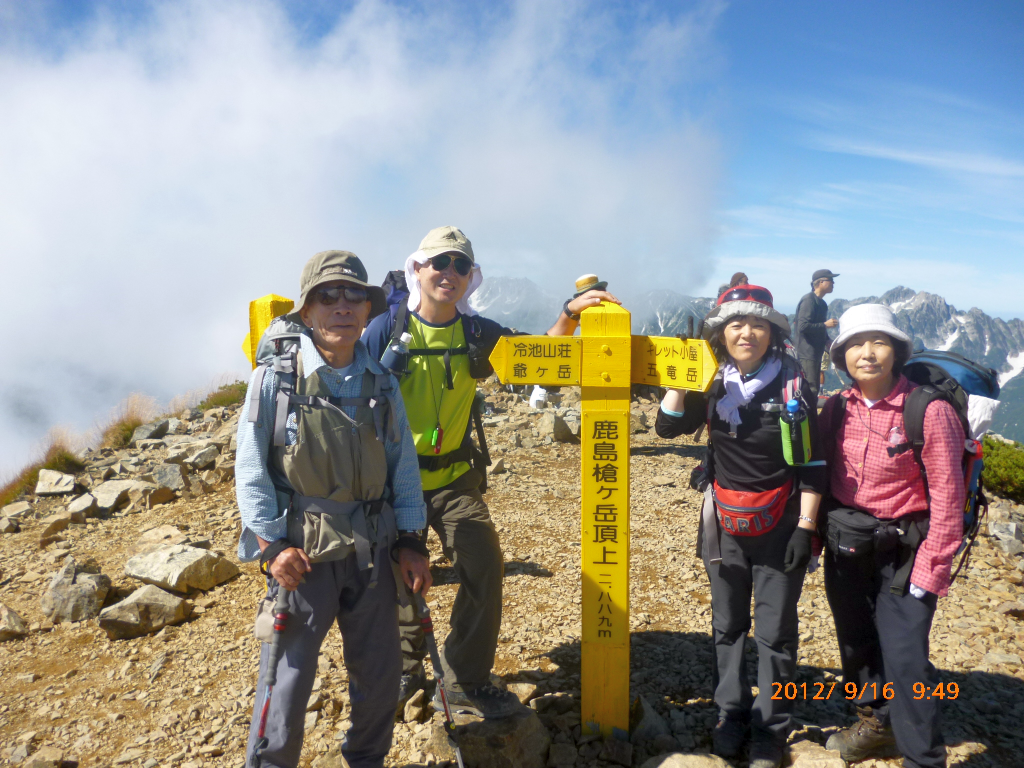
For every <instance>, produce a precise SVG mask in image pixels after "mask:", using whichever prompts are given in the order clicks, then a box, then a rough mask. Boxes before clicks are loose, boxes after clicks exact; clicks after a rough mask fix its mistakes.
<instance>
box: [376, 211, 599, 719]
mask: <svg viewBox="0 0 1024 768" xmlns="http://www.w3.org/2000/svg"><path fill="white" fill-rule="evenodd" d="M482 280H483V276H482V274H481V271H480V267H479V266H478V265H477V264H476V259H475V257H474V254H473V246H472V244H471V243H470V242H469V240H468V239H467V238H466V236H465V235H464V234H463V233H462V232H461V231H460V230H459V229H457V228H456V227H439V228H437V229H434V230H431V231H430V232H429V233H427V236H426V237H425V238H423V241H422V242H421V243H420V247H419V249H418V250H417V251H416V252H415V253H413V254H412V255H411V256H410V257H409V258H408V259H407V260H406V269H405V281H404V282H405V286H406V287H407V290H408V300H406V293H405V292H404V291H402V290H398V289H396V290H393V291H392V293H391V295H390V297H389V303H391V310H390V311H389V312H387V313H385V314H383V315H381V316H380V317H378V318H376V319H375V320H374V321H373V322H371V323H370V325H369V327H367V329H366V333H365V334H364V336H363V339H364V341H366V346H367V348H368V349H369V351H370V355H371V356H372V357H374V358H375V359H380V357H381V356H382V355H383V353H384V351H385V349H387V347H388V346H389V345H390V344H391V343H392V341H393V340H395V339H397V338H399V336H400V335H401V334H402V333H403V332H407V333H409V334H410V335H411V336H412V341H411V342H410V343H409V347H410V350H409V351H410V359H409V364H408V372H407V373H405V374H404V375H403V376H402V379H401V387H402V396H403V397H404V399H405V402H406V403H407V404H408V406H409V414H410V419H409V420H410V426H411V427H412V432H413V437H414V439H415V442H416V450H417V453H418V454H419V456H418V458H419V466H420V475H421V479H422V483H423V496H424V499H425V501H426V504H427V523H428V524H429V525H430V526H431V527H432V528H433V529H434V530H435V531H436V532H437V535H438V537H439V538H440V540H441V545H442V547H443V549H444V552H445V554H446V555H447V556H448V559H449V560H451V562H452V566H453V567H454V569H455V572H456V573H457V574H458V577H459V591H458V593H457V595H456V597H455V605H454V606H453V607H452V617H451V632H450V633H449V635H448V637H447V639H446V640H445V644H444V649H443V652H442V654H441V661H442V664H443V665H444V680H445V687H446V689H449V690H448V691H447V692H448V697H449V700H450V701H451V703H452V705H453V707H454V708H455V709H456V710H457V711H460V712H468V713H471V714H475V715H478V716H481V717H485V718H498V717H507V716H509V715H512V714H515V713H516V712H517V711H518V710H519V709H520V707H521V705H520V704H519V700H518V699H517V698H516V697H515V696H514V695H513V694H511V693H509V692H508V691H503V690H500V689H498V688H496V687H495V686H494V685H492V684H491V681H490V673H491V668H492V666H493V665H494V654H495V650H496V649H497V644H498V631H499V629H500V627H501V599H502V576H503V560H502V553H501V545H500V543H499V541H498V533H497V531H496V530H495V528H494V524H493V523H492V522H491V516H490V513H489V512H488V509H487V504H486V503H485V502H484V500H483V496H482V494H481V485H482V483H483V481H484V479H485V478H484V477H483V475H482V472H481V471H478V470H477V469H476V468H474V467H473V466H472V465H471V461H472V460H473V451H474V449H473V446H472V443H471V430H470V417H471V415H472V410H473V407H474V398H475V396H476V380H477V379H482V378H486V377H487V376H489V375H491V373H493V370H492V369H491V367H490V363H488V361H487V358H488V356H489V355H490V353H491V350H492V349H493V348H494V345H495V344H496V343H497V341H498V339H499V338H500V337H501V336H506V335H513V334H515V333H516V332H515V331H514V330H512V329H510V328H504V327H502V326H501V325H500V324H499V323H496V322H494V321H493V320H488V319H486V318H483V317H480V316H478V315H477V313H476V311H475V310H473V309H472V307H470V306H469V302H468V299H469V297H470V295H471V294H472V293H473V291H475V290H476V289H477V288H478V287H479V286H480V283H481V282H482ZM596 280H597V279H596V278H594V279H593V281H592V282H593V285H589V286H585V287H589V288H592V290H585V291H583V292H582V293H577V295H576V296H574V297H573V298H572V299H570V300H569V301H567V302H566V303H565V306H564V310H563V312H562V313H561V314H560V315H559V317H558V319H557V321H556V322H555V324H554V325H553V326H552V327H551V329H550V330H548V334H549V335H553V336H568V335H572V334H573V333H574V332H575V331H576V328H577V326H578V324H579V314H580V313H581V312H582V311H583V310H584V309H586V308H588V307H592V306H596V305H597V304H600V303H601V302H602V301H612V302H615V303H618V300H617V299H616V298H615V297H614V296H612V295H611V294H610V293H607V292H606V291H605V290H603V289H604V288H605V287H606V284H604V283H597V282H596ZM581 290H582V288H581ZM481 470H482V467H481ZM399 617H400V618H399V620H400V623H401V632H402V653H403V675H402V686H401V693H400V696H399V701H400V702H403V701H405V700H407V699H408V698H409V697H411V696H412V694H413V693H415V692H416V691H417V690H420V689H422V688H424V687H425V685H426V680H425V676H424V672H423V658H424V656H425V647H424V644H423V642H424V638H423V633H422V629H421V627H420V624H419V621H418V620H417V617H416V614H415V611H414V610H413V609H412V608H402V609H401V610H400V612H399ZM433 703H434V706H435V708H437V707H440V700H439V697H438V696H437V694H436V693H435V696H434V702H433Z"/></svg>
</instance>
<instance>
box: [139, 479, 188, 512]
mask: <svg viewBox="0 0 1024 768" xmlns="http://www.w3.org/2000/svg"><path fill="white" fill-rule="evenodd" d="M128 498H129V499H130V500H131V502H132V504H133V505H134V506H135V507H136V508H138V509H143V508H145V509H148V508H150V507H155V506H156V505H157V504H166V503H167V502H168V501H174V499H176V498H177V494H175V493H174V491H172V490H171V489H170V488H161V487H160V486H158V485H156V484H155V483H147V482H146V481H145V480H139V481H136V482H135V483H133V484H132V487H131V488H129V489H128Z"/></svg>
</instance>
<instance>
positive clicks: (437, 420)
mask: <svg viewBox="0 0 1024 768" xmlns="http://www.w3.org/2000/svg"><path fill="white" fill-rule="evenodd" d="M456 322H458V318H456ZM419 330H420V338H421V339H422V342H423V347H424V348H425V349H429V348H430V347H429V346H428V345H427V337H426V334H424V333H423V329H422V328H420V329H419ZM454 343H455V323H452V332H451V336H450V337H449V338H448V352H447V353H446V354H445V358H450V356H451V354H450V353H451V350H452V344H454ZM425 357H426V364H427V381H428V382H429V384H430V404H431V405H432V406H433V407H434V424H435V425H436V426H435V427H434V434H433V435H432V437H431V444H432V445H433V447H434V453H440V452H441V441H442V440H443V439H444V429H443V428H442V427H441V405H442V404H443V403H444V390H445V387H443V386H442V387H441V396H440V397H437V393H436V392H435V391H434V374H433V372H432V371H431V370H430V360H431V358H432V357H434V356H433V355H425ZM444 365H445V361H444V360H442V362H441V366H442V369H441V371H442V376H445V377H447V374H446V373H445V369H444Z"/></svg>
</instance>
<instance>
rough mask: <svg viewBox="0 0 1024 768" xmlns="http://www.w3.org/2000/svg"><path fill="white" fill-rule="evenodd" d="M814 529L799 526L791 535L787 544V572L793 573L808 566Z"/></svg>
mask: <svg viewBox="0 0 1024 768" xmlns="http://www.w3.org/2000/svg"><path fill="white" fill-rule="evenodd" d="M813 536H814V531H811V530H808V529H807V528H800V527H797V529H796V530H795V531H793V535H792V536H790V537H789V543H788V544H787V545H786V560H785V567H786V573H792V572H793V571H795V570H798V569H800V568H806V567H807V564H808V563H809V562H811V538H812V537H813Z"/></svg>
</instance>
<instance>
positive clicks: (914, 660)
mask: <svg viewBox="0 0 1024 768" xmlns="http://www.w3.org/2000/svg"><path fill="white" fill-rule="evenodd" d="M824 555H825V557H824V559H825V594H826V595H827V596H828V603H829V606H830V607H831V608H832V616H833V618H834V620H835V624H836V637H837V639H838V641H839V656H840V658H841V659H842V664H843V681H844V683H848V682H851V681H852V682H855V683H857V688H858V691H861V692H863V697H862V698H858V699H857V700H856V701H854V704H856V705H857V706H861V707H863V706H870V707H871V708H872V709H873V710H874V711H875V715H876V716H877V717H878V718H879V719H880V720H881V721H882V722H888V723H890V724H891V725H892V730H893V734H894V735H895V736H896V746H897V747H898V748H899V750H900V752H901V753H902V754H903V757H904V763H903V765H904V766H906V767H907V768H944V767H945V765H946V747H945V745H944V744H943V740H942V732H941V730H940V728H939V701H938V699H935V698H929V697H928V696H924V697H923V698H920V699H917V698H915V693H914V683H924V685H925V686H926V688H927V690H930V691H934V690H935V687H936V686H937V685H938V684H939V673H938V671H937V670H936V669H935V667H934V666H933V665H932V663H931V662H930V661H929V660H928V634H929V632H930V631H931V627H932V617H933V616H934V615H935V606H936V603H937V602H938V597H937V596H936V595H933V594H931V593H928V594H926V595H925V596H924V597H923V598H921V599H918V598H916V597H914V596H913V595H911V594H910V592H909V590H908V592H907V594H905V595H902V596H900V595H894V594H892V593H891V592H890V591H889V587H890V585H891V584H892V580H893V575H894V574H895V571H896V567H895V557H896V553H895V552H894V553H892V554H891V555H890V556H882V558H881V559H879V560H876V558H875V554H874V553H868V554H866V555H862V556H859V557H846V556H844V555H835V554H834V553H832V552H831V551H830V550H828V549H826V550H825V553H824ZM886 683H892V687H891V688H890V689H889V691H890V692H891V693H892V698H891V699H886V698H885V694H884V692H883V690H882V689H883V686H885V684H886Z"/></svg>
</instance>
